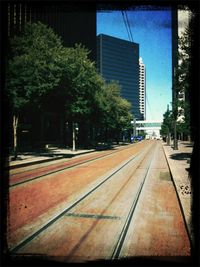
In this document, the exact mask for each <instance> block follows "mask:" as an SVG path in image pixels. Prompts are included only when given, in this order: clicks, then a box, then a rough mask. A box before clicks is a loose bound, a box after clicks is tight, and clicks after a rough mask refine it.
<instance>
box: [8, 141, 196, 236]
mask: <svg viewBox="0 0 200 267" xmlns="http://www.w3.org/2000/svg"><path fill="white" fill-rule="evenodd" d="M162 145H163V149H164V152H165V156H166V159H167V162H168V166H169V169H170V172H171V176H172V180H173V183H174V186H175V189H176V192H177V196H178V199H179V202H180V207H181V209H182V213H183V217H184V220H185V223H186V227H187V230H188V233H189V235H190V237H191V239H192V238H193V230H192V225H191V201H192V190H191V181H190V177H189V172H188V170H189V167H190V158H191V154H192V149H193V144H192V143H190V142H182V141H179V142H178V150H174V149H173V147H172V146H169V145H167V144H166V143H164V142H162ZM94 151H95V149H85V150H81V149H78V150H76V151H72V150H70V149H59V148H54V149H51V150H49V151H48V152H47V153H40V154H38V153H35V154H33V153H23V154H22V153H21V154H19V155H18V158H17V160H12V158H11V157H9V160H8V164H9V168H10V169H13V168H19V167H24V166H30V165H33V164H39V163H45V162H49V161H55V160H58V159H63V158H70V157H75V156H78V155H83V154H86V153H91V152H94Z"/></svg>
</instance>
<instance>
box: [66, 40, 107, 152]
mask: <svg viewBox="0 0 200 267" xmlns="http://www.w3.org/2000/svg"><path fill="white" fill-rule="evenodd" d="M88 54H89V51H88V50H87V49H86V48H84V47H82V46H81V45H80V44H79V45H78V44H77V45H75V47H74V48H65V53H64V61H63V62H64V66H65V68H64V71H63V81H62V83H61V87H62V88H61V90H62V92H63V94H64V101H65V103H64V105H65V112H66V116H67V118H68V121H70V122H71V123H72V129H73V142H72V143H73V150H75V123H77V122H78V123H79V124H80V123H81V122H84V123H87V122H88V121H89V120H92V117H93V116H94V112H95V104H97V101H96V98H95V96H96V93H97V91H99V90H101V86H102V85H103V83H102V80H101V78H100V77H99V75H98V74H97V71H96V68H95V65H94V63H93V62H91V61H90V60H89V58H88Z"/></svg>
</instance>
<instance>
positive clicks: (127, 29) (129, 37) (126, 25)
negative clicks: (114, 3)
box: [122, 11, 131, 41]
mask: <svg viewBox="0 0 200 267" xmlns="http://www.w3.org/2000/svg"><path fill="white" fill-rule="evenodd" d="M122 17H123V21H124V24H125V27H126V31H127V33H128V39H129V41H131V36H130V33H129V28H128V24H127V21H126V18H125V15H124V11H122Z"/></svg>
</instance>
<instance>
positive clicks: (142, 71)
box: [139, 57, 146, 120]
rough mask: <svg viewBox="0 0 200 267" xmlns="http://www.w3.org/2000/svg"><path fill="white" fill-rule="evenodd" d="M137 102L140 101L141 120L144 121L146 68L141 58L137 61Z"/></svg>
mask: <svg viewBox="0 0 200 267" xmlns="http://www.w3.org/2000/svg"><path fill="white" fill-rule="evenodd" d="M139 92H140V93H139V100H140V112H141V114H142V115H143V119H144V120H145V119H146V68H145V65H144V63H143V62H142V58H141V57H140V59H139Z"/></svg>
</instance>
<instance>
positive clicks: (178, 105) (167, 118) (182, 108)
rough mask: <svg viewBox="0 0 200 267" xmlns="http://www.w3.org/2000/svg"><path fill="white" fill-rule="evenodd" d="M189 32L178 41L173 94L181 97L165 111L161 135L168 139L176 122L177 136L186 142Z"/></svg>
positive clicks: (188, 91) (187, 29) (187, 127)
mask: <svg viewBox="0 0 200 267" xmlns="http://www.w3.org/2000/svg"><path fill="white" fill-rule="evenodd" d="M190 36H191V31H190V30H189V28H186V30H185V31H184V33H183V35H182V36H181V37H180V38H179V40H178V45H179V50H178V62H179V64H178V68H177V69H176V74H175V87H174V90H175V94H176V95H177V96H179V95H181V94H182V96H183V98H182V99H180V98H177V99H176V101H174V103H173V105H174V106H173V107H172V111H170V110H169V108H168V109H167V111H166V112H165V113H164V115H163V124H162V127H161V134H162V135H163V136H164V137H166V138H167V142H168V144H169V139H170V136H171V133H173V132H174V121H175V120H176V124H177V125H176V126H177V135H178V137H179V139H182V140H188V139H190V135H191V128H190V90H191V88H190V71H191V69H190V68H191V58H190V55H191V44H190V41H191V38H190Z"/></svg>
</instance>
